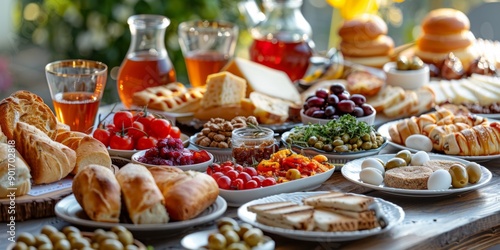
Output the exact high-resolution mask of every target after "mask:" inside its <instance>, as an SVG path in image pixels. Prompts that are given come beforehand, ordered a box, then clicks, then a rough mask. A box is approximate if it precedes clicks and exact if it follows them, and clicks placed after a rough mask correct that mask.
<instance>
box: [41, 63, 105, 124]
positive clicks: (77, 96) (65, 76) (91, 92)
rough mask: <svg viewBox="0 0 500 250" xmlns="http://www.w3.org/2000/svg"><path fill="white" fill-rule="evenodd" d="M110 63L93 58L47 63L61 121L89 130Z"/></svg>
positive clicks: (47, 73) (53, 98)
mask: <svg viewBox="0 0 500 250" xmlns="http://www.w3.org/2000/svg"><path fill="white" fill-rule="evenodd" d="M107 72H108V66H107V65H106V64H104V63H102V62H98V61H91V60H80V59H74V60H73V59H71V60H62V61H55V62H51V63H49V64H47V65H46V66H45V74H46V77H47V82H48V85H49V89H50V95H51V97H52V102H53V104H54V109H55V111H56V115H57V119H58V120H59V122H61V123H64V124H66V125H69V127H70V128H71V130H72V131H79V132H84V133H90V132H91V131H92V127H93V125H94V120H95V117H96V115H97V111H98V109H99V104H100V102H101V98H102V95H103V92H104V87H105V86H106V79H107Z"/></svg>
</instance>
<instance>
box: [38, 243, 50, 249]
mask: <svg viewBox="0 0 500 250" xmlns="http://www.w3.org/2000/svg"><path fill="white" fill-rule="evenodd" d="M37 249H38V250H53V249H54V246H53V245H52V244H51V243H45V244H42V245H40V246H38V247H37Z"/></svg>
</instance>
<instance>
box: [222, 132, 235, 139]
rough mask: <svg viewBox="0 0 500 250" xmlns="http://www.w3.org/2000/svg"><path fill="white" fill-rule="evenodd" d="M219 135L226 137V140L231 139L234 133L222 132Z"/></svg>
mask: <svg viewBox="0 0 500 250" xmlns="http://www.w3.org/2000/svg"><path fill="white" fill-rule="evenodd" d="M219 134H221V135H224V136H225V137H226V138H229V139H231V136H232V135H233V132H232V131H224V132H220V133H219Z"/></svg>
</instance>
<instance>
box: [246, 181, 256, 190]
mask: <svg viewBox="0 0 500 250" xmlns="http://www.w3.org/2000/svg"><path fill="white" fill-rule="evenodd" d="M258 187H259V184H258V183H257V182H256V181H255V180H249V181H247V182H246V183H245V189H254V188H258Z"/></svg>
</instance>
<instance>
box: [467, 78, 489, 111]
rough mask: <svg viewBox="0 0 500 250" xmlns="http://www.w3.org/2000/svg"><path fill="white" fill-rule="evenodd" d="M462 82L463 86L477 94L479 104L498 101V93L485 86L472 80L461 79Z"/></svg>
mask: <svg viewBox="0 0 500 250" xmlns="http://www.w3.org/2000/svg"><path fill="white" fill-rule="evenodd" d="M460 83H461V85H462V86H463V87H465V88H466V89H468V90H469V91H470V92H472V93H473V94H474V95H475V96H476V98H477V103H479V105H483V106H485V105H490V104H492V103H494V102H497V100H498V95H496V94H495V93H493V92H490V91H488V90H486V89H485V88H483V87H481V86H479V85H476V84H472V82H470V81H469V80H466V79H462V80H461V81H460Z"/></svg>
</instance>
